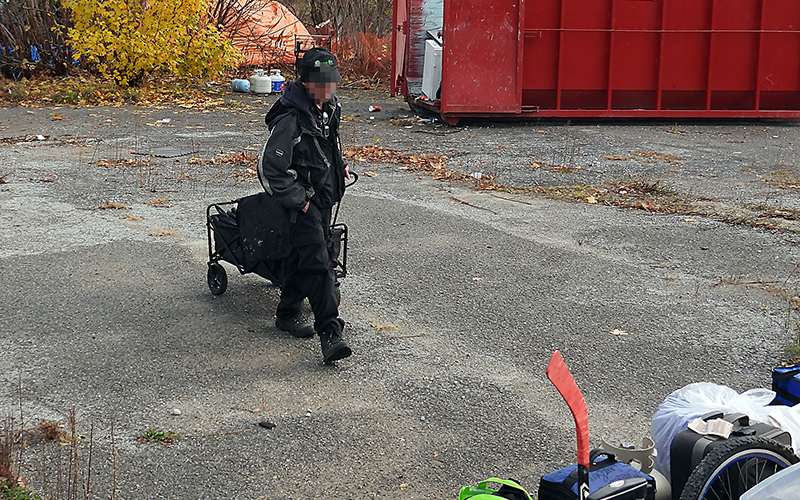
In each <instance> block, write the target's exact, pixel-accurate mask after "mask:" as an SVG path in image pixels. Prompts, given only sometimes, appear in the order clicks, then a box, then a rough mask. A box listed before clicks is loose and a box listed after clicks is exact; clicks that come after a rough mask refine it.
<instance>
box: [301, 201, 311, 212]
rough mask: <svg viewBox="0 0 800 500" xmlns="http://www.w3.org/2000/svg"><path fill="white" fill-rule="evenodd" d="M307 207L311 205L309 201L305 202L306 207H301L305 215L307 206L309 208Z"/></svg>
mask: <svg viewBox="0 0 800 500" xmlns="http://www.w3.org/2000/svg"><path fill="white" fill-rule="evenodd" d="M309 205H311V202H310V201H307V202H306V206H304V207H303V213H306V212H308V206H309Z"/></svg>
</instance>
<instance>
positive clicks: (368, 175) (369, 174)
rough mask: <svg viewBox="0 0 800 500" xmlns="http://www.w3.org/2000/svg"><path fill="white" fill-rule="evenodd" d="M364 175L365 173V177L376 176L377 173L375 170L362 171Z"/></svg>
mask: <svg viewBox="0 0 800 500" xmlns="http://www.w3.org/2000/svg"><path fill="white" fill-rule="evenodd" d="M364 175H366V176H367V177H378V174H376V173H375V172H364Z"/></svg>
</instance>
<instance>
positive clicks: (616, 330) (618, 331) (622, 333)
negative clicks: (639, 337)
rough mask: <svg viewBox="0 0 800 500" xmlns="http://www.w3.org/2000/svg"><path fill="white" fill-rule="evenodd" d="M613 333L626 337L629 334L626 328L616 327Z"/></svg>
mask: <svg viewBox="0 0 800 500" xmlns="http://www.w3.org/2000/svg"><path fill="white" fill-rule="evenodd" d="M611 335H616V336H617V337H624V336H625V335H628V332H626V331H625V330H618V329H614V330H611Z"/></svg>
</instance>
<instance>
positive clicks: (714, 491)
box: [680, 436, 798, 500]
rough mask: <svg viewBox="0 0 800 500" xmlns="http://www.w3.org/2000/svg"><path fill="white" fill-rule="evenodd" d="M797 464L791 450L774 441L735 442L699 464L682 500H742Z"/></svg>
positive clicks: (751, 438)
mask: <svg viewBox="0 0 800 500" xmlns="http://www.w3.org/2000/svg"><path fill="white" fill-rule="evenodd" d="M797 461H798V458H797V456H795V454H794V453H793V452H792V450H791V448H787V447H785V446H783V445H782V444H780V443H778V442H776V441H773V440H771V439H765V438H762V437H760V436H743V437H735V438H731V439H729V440H728V441H727V442H726V443H724V444H722V445H721V446H719V447H717V448H714V449H713V450H712V451H711V452H710V453H709V454H708V455H706V456H705V457H704V458H703V460H701V461H700V463H699V464H697V467H695V469H694V470H693V471H692V474H691V475H690V476H689V479H688V480H687V481H686V486H684V488H683V491H682V492H681V497H680V500H739V497H740V496H741V495H742V493H744V492H745V491H747V490H749V489H750V488H752V487H753V486H755V485H756V484H758V483H760V482H761V481H763V480H764V479H766V478H768V477H769V476H771V475H773V474H775V473H776V472H778V471H779V470H782V469H785V468H786V467H789V466H790V465H792V464H793V463H795V462H797Z"/></svg>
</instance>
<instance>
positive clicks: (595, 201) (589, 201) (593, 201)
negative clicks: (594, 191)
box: [586, 196, 597, 205]
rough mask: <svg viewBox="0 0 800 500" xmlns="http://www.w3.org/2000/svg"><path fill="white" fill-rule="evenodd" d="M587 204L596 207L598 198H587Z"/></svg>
mask: <svg viewBox="0 0 800 500" xmlns="http://www.w3.org/2000/svg"><path fill="white" fill-rule="evenodd" d="M586 202H587V203H591V204H592V205H594V204H595V203H597V198H595V197H594V196H589V197H587V198H586Z"/></svg>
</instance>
